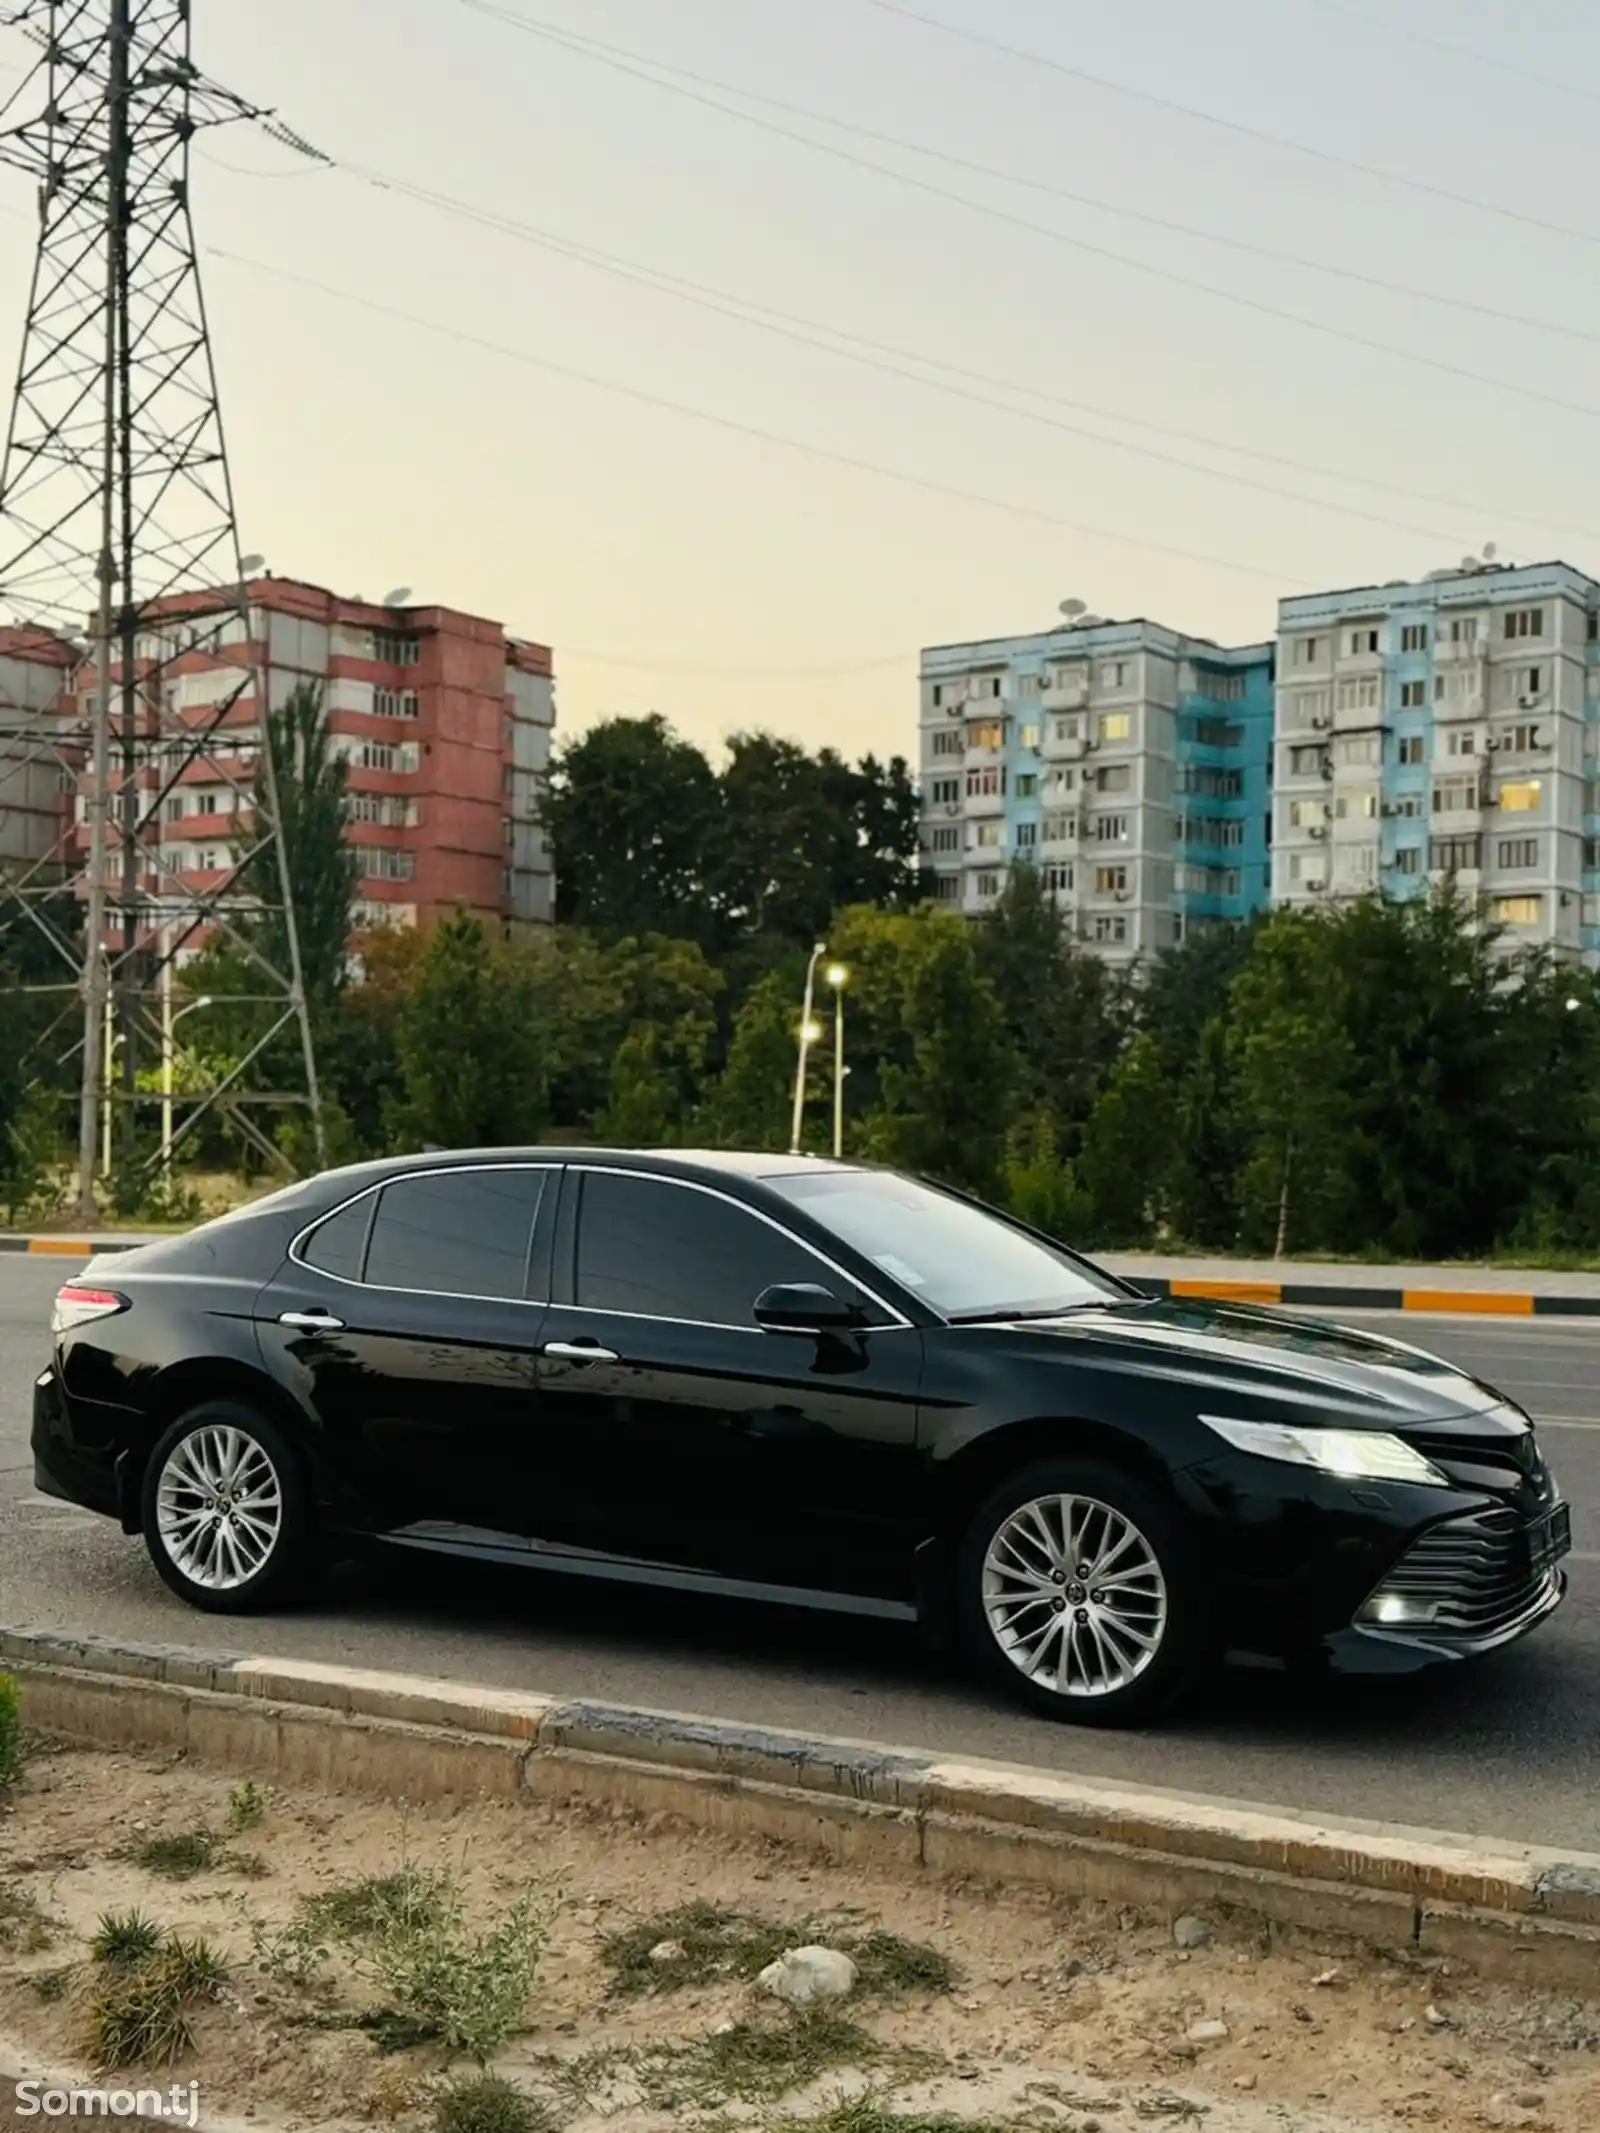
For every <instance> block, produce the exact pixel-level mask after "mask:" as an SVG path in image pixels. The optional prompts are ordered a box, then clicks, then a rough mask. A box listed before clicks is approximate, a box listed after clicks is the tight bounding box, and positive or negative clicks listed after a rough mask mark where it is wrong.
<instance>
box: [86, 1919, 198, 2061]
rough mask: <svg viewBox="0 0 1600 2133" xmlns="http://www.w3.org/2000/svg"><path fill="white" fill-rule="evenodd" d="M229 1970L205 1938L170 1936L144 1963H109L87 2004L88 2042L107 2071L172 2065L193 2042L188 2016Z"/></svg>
mask: <svg viewBox="0 0 1600 2133" xmlns="http://www.w3.org/2000/svg"><path fill="white" fill-rule="evenodd" d="M226 1975H227V1972H226V1969H225V1967H224V1965H223V1963H222V1960H221V1958H220V1957H219V1956H218V1955H217V1954H216V1953H215V1952H214V1951H213V1950H212V1949H211V1948H210V1947H209V1946H208V1945H207V1944H206V1942H205V1941H203V1940H184V1939H182V1938H181V1937H180V1936H179V1935H177V1934H174V1935H173V1936H172V1937H171V1939H163V1940H162V1941H161V1943H160V1945H159V1946H158V1947H157V1948H156V1950H155V1952H154V1953H153V1954H151V1955H148V1956H146V1957H145V1959H144V1960H143V1961H142V1962H135V1963H128V1964H108V1965H105V1966H104V1967H102V1969H101V1970H100V1972H99V1974H98V1979H97V1983H96V1986H95V1990H94V1993H93V1996H92V1998H91V2000H90V2003H89V2040H90V2043H91V2045H92V2047H93V2050H94V2054H95V2059H96V2062H97V2064H99V2065H100V2066H102V2067H105V2068H107V2069H111V2068H115V2067H123V2066H139V2065H146V2064H156V2065H170V2064H171V2063H172V2061H173V2060H174V2059H177V2058H179V2057H180V2056H181V2055H182V2054H183V2053H184V2052H185V2051H187V2050H188V2048H189V2046H190V2045H191V2044H192V2043H193V2041H194V2032H193V2029H192V2027H191V2021H190V2018H191V2016H192V2014H193V2011H194V2009H195V2008H196V2007H197V2006H198V2005H199V2004H200V2003H201V2002H203V2001H205V2000H208V1999H215V1997H216V1996H217V1993H218V1991H219V1990H220V1989H221V1986H222V1983H223V1980H224V1978H225V1977H226Z"/></svg>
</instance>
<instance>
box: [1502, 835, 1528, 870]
mask: <svg viewBox="0 0 1600 2133" xmlns="http://www.w3.org/2000/svg"><path fill="white" fill-rule="evenodd" d="M1494 858H1495V865H1496V866H1502V867H1507V868H1519V869H1520V868H1523V867H1536V866H1537V865H1538V864H1539V840H1538V838H1537V837H1502V838H1501V839H1500V841H1499V843H1498V844H1497V845H1496V846H1495V848H1494Z"/></svg>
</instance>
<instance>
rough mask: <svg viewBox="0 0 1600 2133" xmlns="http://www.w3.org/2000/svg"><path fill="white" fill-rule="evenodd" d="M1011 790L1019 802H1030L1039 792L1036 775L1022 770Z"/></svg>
mask: <svg viewBox="0 0 1600 2133" xmlns="http://www.w3.org/2000/svg"><path fill="white" fill-rule="evenodd" d="M1013 790H1014V791H1015V793H1016V796H1017V798H1018V799H1019V800H1031V799H1032V798H1033V797H1034V795H1035V794H1036V793H1037V792H1038V790H1039V777H1038V773H1037V772H1036V771H1032V770H1024V771H1023V772H1022V773H1021V774H1020V775H1019V776H1018V779H1017V782H1016V785H1015V787H1014V788H1013Z"/></svg>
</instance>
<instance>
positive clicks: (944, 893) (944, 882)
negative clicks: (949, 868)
mask: <svg viewBox="0 0 1600 2133" xmlns="http://www.w3.org/2000/svg"><path fill="white" fill-rule="evenodd" d="M936 880H937V884H938V890H937V893H938V897H939V901H940V903H942V904H958V903H960V901H961V876H960V875H959V874H940V875H938V876H937V877H936Z"/></svg>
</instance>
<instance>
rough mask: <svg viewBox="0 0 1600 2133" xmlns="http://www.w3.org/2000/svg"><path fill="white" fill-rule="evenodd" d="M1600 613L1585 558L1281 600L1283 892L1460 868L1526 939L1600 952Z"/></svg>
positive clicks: (1360, 888) (1277, 812)
mask: <svg viewBox="0 0 1600 2133" xmlns="http://www.w3.org/2000/svg"><path fill="white" fill-rule="evenodd" d="M1597 614H1600V584H1597V583H1596V581H1595V580H1594V579H1593V578H1590V577H1586V576H1585V575H1584V574H1583V572H1581V571H1578V570H1574V569H1572V568H1571V567H1570V565H1568V564H1565V563H1542V564H1535V565H1530V566H1527V567H1521V568H1514V567H1510V566H1505V565H1490V564H1485V565H1479V566H1476V567H1470V566H1469V567H1465V568H1461V569H1456V570H1448V571H1435V572H1433V573H1431V574H1430V575H1429V576H1428V577H1426V578H1424V579H1423V580H1422V581H1420V582H1419V583H1416V584H1408V583H1405V582H1403V581H1402V582H1399V583H1393V584H1388V585H1367V586H1359V587H1356V588H1354V589H1352V590H1350V591H1347V592H1330V593H1315V594H1309V595H1306V596H1305V597H1303V598H1295V599H1288V600H1283V601H1281V602H1280V603H1279V609H1278V621H1279V635H1278V688H1277V728H1276V735H1275V740H1274V764H1273V800H1272V812H1273V823H1272V896H1273V900H1274V901H1275V902H1286V903H1292V904H1302V903H1305V902H1308V901H1313V900H1315V899H1318V898H1321V897H1327V896H1333V897H1345V896H1356V895H1361V894H1364V893H1366V892H1368V891H1370V890H1373V889H1382V890H1383V891H1385V893H1387V894H1388V895H1391V896H1396V897H1405V896H1411V895H1422V894H1425V893H1426V891H1427V888H1428V885H1429V883H1430V882H1432V881H1440V880H1443V879H1444V878H1446V877H1447V876H1452V875H1453V876H1454V877H1455V878H1456V879H1457V880H1458V881H1459V882H1460V884H1461V887H1462V888H1463V890H1464V891H1465V892H1466V893H1468V894H1469V895H1471V896H1473V897H1480V896H1481V897H1482V898H1483V899H1484V900H1485V901H1486V903H1487V906H1488V909H1489V911H1490V914H1491V915H1492V916H1493V917H1494V918H1495V919H1496V920H1498V921H1499V922H1500V924H1502V925H1503V926H1505V927H1506V928H1507V929H1508V930H1509V931H1510V933H1511V934H1512V936H1513V937H1514V938H1517V939H1520V940H1524V941H1529V942H1547V943H1549V944H1550V945H1551V946H1553V947H1555V948H1558V949H1561V950H1565V951H1566V952H1568V953H1570V954H1577V953H1579V952H1580V951H1581V952H1583V953H1584V954H1585V956H1586V959H1588V960H1590V961H1593V960H1595V959H1596V957H1597V952H1600V782H1597V781H1600V754H1597V751H1600V660H1597V655H1600V644H1597V641H1596V639H1597V634H1600V625H1597V620H1596V618H1597Z"/></svg>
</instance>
